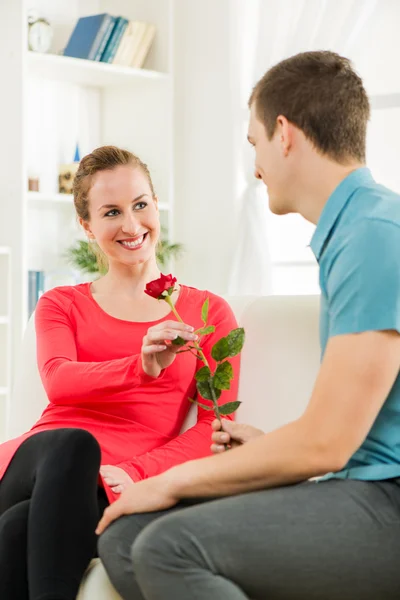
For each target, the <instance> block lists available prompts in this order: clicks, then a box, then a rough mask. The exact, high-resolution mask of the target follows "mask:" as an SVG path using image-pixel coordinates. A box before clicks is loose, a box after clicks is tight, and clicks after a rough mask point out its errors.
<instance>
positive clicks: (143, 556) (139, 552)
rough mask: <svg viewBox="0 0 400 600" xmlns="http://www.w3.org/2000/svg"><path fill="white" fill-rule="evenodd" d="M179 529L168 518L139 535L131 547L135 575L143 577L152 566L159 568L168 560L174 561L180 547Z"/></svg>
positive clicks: (157, 522) (158, 521)
mask: <svg viewBox="0 0 400 600" xmlns="http://www.w3.org/2000/svg"><path fill="white" fill-rule="evenodd" d="M180 545H181V540H180V536H179V529H177V528H176V526H175V525H174V523H173V519H172V522H171V520H170V518H169V517H167V518H162V519H159V520H157V521H155V522H154V523H152V524H151V525H149V526H148V527H146V528H145V529H144V530H143V531H142V533H140V534H139V535H138V537H137V539H136V540H135V542H134V544H133V545H132V549H131V558H132V563H133V568H134V570H135V573H136V574H137V575H139V576H141V575H144V576H146V573H147V572H148V570H149V569H151V568H152V567H153V566H155V565H157V566H158V567H159V566H160V564H161V563H163V564H164V563H165V561H168V560H172V561H173V560H174V558H173V557H174V554H175V552H176V549H177V548H178V547H180Z"/></svg>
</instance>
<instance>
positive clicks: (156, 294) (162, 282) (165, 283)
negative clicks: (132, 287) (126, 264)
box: [145, 273, 176, 300]
mask: <svg viewBox="0 0 400 600" xmlns="http://www.w3.org/2000/svg"><path fill="white" fill-rule="evenodd" d="M175 283H176V277H173V276H172V275H163V274H162V273H161V276H160V277H159V279H155V280H154V281H150V283H148V284H147V285H146V289H145V294H147V295H148V296H151V297H152V298H156V300H161V299H162V298H163V297H164V296H163V293H164V292H168V290H169V289H170V288H171V287H172V288H173V287H174V286H175Z"/></svg>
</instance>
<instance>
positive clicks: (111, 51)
mask: <svg viewBox="0 0 400 600" xmlns="http://www.w3.org/2000/svg"><path fill="white" fill-rule="evenodd" d="M128 23H129V21H128V19H125V18H124V17H117V18H116V19H115V25H114V28H113V30H112V33H111V36H110V39H109V40H108V42H107V45H106V47H105V50H104V52H103V56H102V57H101V62H105V63H112V62H113V60H114V57H115V55H116V53H117V50H118V46H119V44H120V42H121V39H122V36H123V35H124V33H125V29H126V28H127V26H128Z"/></svg>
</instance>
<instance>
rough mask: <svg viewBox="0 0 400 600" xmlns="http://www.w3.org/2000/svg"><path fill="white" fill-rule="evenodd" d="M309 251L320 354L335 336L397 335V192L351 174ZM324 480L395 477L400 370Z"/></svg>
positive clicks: (364, 174) (362, 173)
mask: <svg viewBox="0 0 400 600" xmlns="http://www.w3.org/2000/svg"><path fill="white" fill-rule="evenodd" d="M311 248H312V250H313V252H314V254H315V257H316V259H317V261H318V263H319V266H320V286H321V314H320V342H321V349H322V356H323V355H324V352H325V348H326V344H327V342H328V339H329V338H330V337H332V336H335V335H341V334H349V333H361V332H363V331H381V330H385V329H391V330H396V331H398V332H400V196H399V195H398V194H395V193H394V192H392V191H390V190H388V189H387V188H385V187H384V186H382V185H379V184H377V183H375V181H374V179H373V178H372V175H371V173H370V171H369V169H367V168H361V169H357V170H355V171H353V172H352V173H350V175H348V176H347V177H346V178H345V179H344V180H343V181H342V182H341V183H340V184H339V185H338V187H337V188H336V189H335V191H334V192H333V194H332V195H331V196H330V197H329V199H328V201H327V203H326V205H325V206H324V209H323V211H322V213H321V216H320V219H319V221H318V224H317V228H316V230H315V232H314V236H313V238H312V240H311ZM329 477H336V478H350V479H363V480H377V479H389V478H392V477H400V372H399V375H398V377H397V379H396V381H395V383H394V385H393V387H392V389H391V391H390V393H389V395H388V397H387V399H386V401H385V403H384V405H383V407H382V409H381V411H380V413H379V415H378V417H377V418H376V420H375V423H374V425H373V427H372V429H371V431H370V432H369V434H368V436H367V438H366V440H365V441H364V443H363V444H362V446H361V447H360V448H359V449H358V450H357V452H355V454H353V456H352V457H351V459H350V461H349V462H348V463H347V465H346V467H345V469H343V470H342V471H339V472H338V473H334V474H329V475H328V476H326V477H325V478H329ZM325 478H324V479H325Z"/></svg>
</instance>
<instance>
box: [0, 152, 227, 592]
mask: <svg viewBox="0 0 400 600" xmlns="http://www.w3.org/2000/svg"><path fill="white" fill-rule="evenodd" d="M74 202H75V208H76V211H77V214H78V217H79V221H80V223H81V225H82V227H83V228H84V231H85V233H86V235H87V236H88V238H89V240H90V241H91V242H93V243H96V248H97V249H100V250H101V252H102V255H103V256H104V257H105V258H106V259H107V262H108V271H107V274H106V275H105V276H103V277H102V278H100V279H98V280H96V281H95V282H94V283H91V284H90V283H84V284H80V285H77V286H71V287H59V288H55V289H53V290H51V291H49V292H47V293H46V294H44V295H43V296H42V297H41V299H40V300H39V303H38V306H37V310H36V331H37V350H38V364H39V370H40V374H41V378H42V381H43V384H44V387H45V389H46V392H47V395H48V398H49V405H48V406H47V408H46V409H45V411H44V412H43V414H42V416H41V418H40V419H39V421H38V422H37V423H36V424H35V425H34V427H33V428H32V429H31V430H30V431H29V432H28V433H26V434H25V435H22V436H21V437H19V438H17V439H14V440H10V441H8V442H6V443H5V444H3V445H1V446H0V477H1V481H0V515H1V516H0V598H7V600H22V599H28V598H29V599H30V600H50V599H51V600H75V597H76V594H77V591H78V588H79V583H80V581H81V578H82V575H83V573H84V571H85V569H86V567H87V565H88V563H89V561H90V559H91V558H92V557H93V556H94V555H95V546H96V536H95V527H96V524H97V522H98V518H99V516H100V514H101V513H102V511H103V509H104V508H105V506H107V504H108V503H109V502H113V500H115V499H116V498H118V495H119V494H120V493H121V491H122V490H124V489H125V488H126V487H127V486H129V485H130V484H132V483H134V482H136V481H139V480H141V479H145V478H147V477H150V476H152V475H156V474H158V473H161V472H163V471H165V470H166V469H168V468H170V467H171V466H173V465H176V464H179V463H182V462H184V461H186V460H188V459H193V458H197V457H201V456H204V455H206V454H208V453H209V445H210V441H209V440H210V423H211V421H212V413H210V412H208V411H205V410H203V409H201V408H199V413H198V422H197V424H196V425H195V426H194V427H192V428H191V429H190V430H189V431H187V432H186V433H184V434H182V435H179V432H180V429H181V426H182V424H183V421H184V419H185V416H186V414H187V412H188V409H189V402H188V398H190V397H191V398H193V396H194V394H195V393H196V381H195V378H194V375H195V372H196V371H197V370H198V368H199V367H200V366H202V363H200V364H198V361H197V358H196V357H195V356H194V355H193V354H192V353H191V352H185V353H182V355H181V356H179V357H177V358H176V352H177V349H179V347H178V346H174V345H171V341H172V340H174V339H176V337H177V336H178V335H179V336H180V337H181V338H183V339H184V340H185V341H186V342H193V341H195V340H196V339H197V336H196V334H195V333H194V331H195V330H196V329H198V328H200V327H201V326H202V322H201V307H202V304H203V303H204V301H205V299H206V298H207V297H209V299H210V310H209V322H210V323H212V324H213V325H215V326H216V333H215V334H212V335H209V336H207V337H206V338H205V339H204V340H203V341H202V347H203V350H204V353H205V355H206V357H207V358H208V359H209V360H211V363H212V362H213V361H212V359H210V352H211V347H212V346H213V344H214V343H215V341H216V339H219V338H220V337H223V336H224V335H227V333H228V332H229V331H230V330H231V329H233V328H234V327H236V323H235V319H234V317H233V314H232V312H231V310H230V308H229V306H228V305H227V303H226V302H225V301H224V300H222V299H221V298H219V297H217V296H215V295H213V294H210V293H209V292H203V291H199V290H196V289H194V288H190V287H186V286H178V288H177V290H176V291H175V292H174V294H173V296H172V299H173V302H174V303H175V305H176V307H177V309H178V310H179V313H180V315H181V316H182V318H183V320H184V321H185V323H179V322H177V321H176V320H175V319H174V317H173V314H172V313H171V312H170V307H169V306H168V304H167V303H166V302H158V301H157V300H155V299H154V298H151V297H150V296H148V295H146V294H145V293H144V289H145V287H146V284H147V283H148V282H150V281H152V280H154V279H157V278H158V277H159V275H160V273H159V270H158V267H157V264H156V247H157V243H158V239H159V235H160V220H159V213H158V208H157V203H158V199H157V196H156V195H155V193H154V189H153V184H152V181H151V177H150V173H149V171H148V168H147V166H146V165H145V164H143V162H141V160H140V159H139V158H138V157H136V156H134V155H132V154H131V153H129V152H127V151H125V150H120V149H118V148H116V147H112V146H106V147H102V148H98V149H97V150H95V151H94V152H93V153H92V154H89V155H88V156H86V157H85V158H84V159H83V160H82V161H81V164H80V167H79V170H78V173H77V175H76V178H75V181H74ZM233 365H234V370H235V373H236V375H237V374H238V363H237V362H236V361H235V360H234V361H233ZM237 379H238V377H237V376H236V378H235V380H234V384H233V386H232V388H231V390H230V391H229V392H226V394H225V395H224V402H225V401H229V400H230V399H236V397H235V396H236V392H237ZM100 465H101V466H100Z"/></svg>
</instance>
